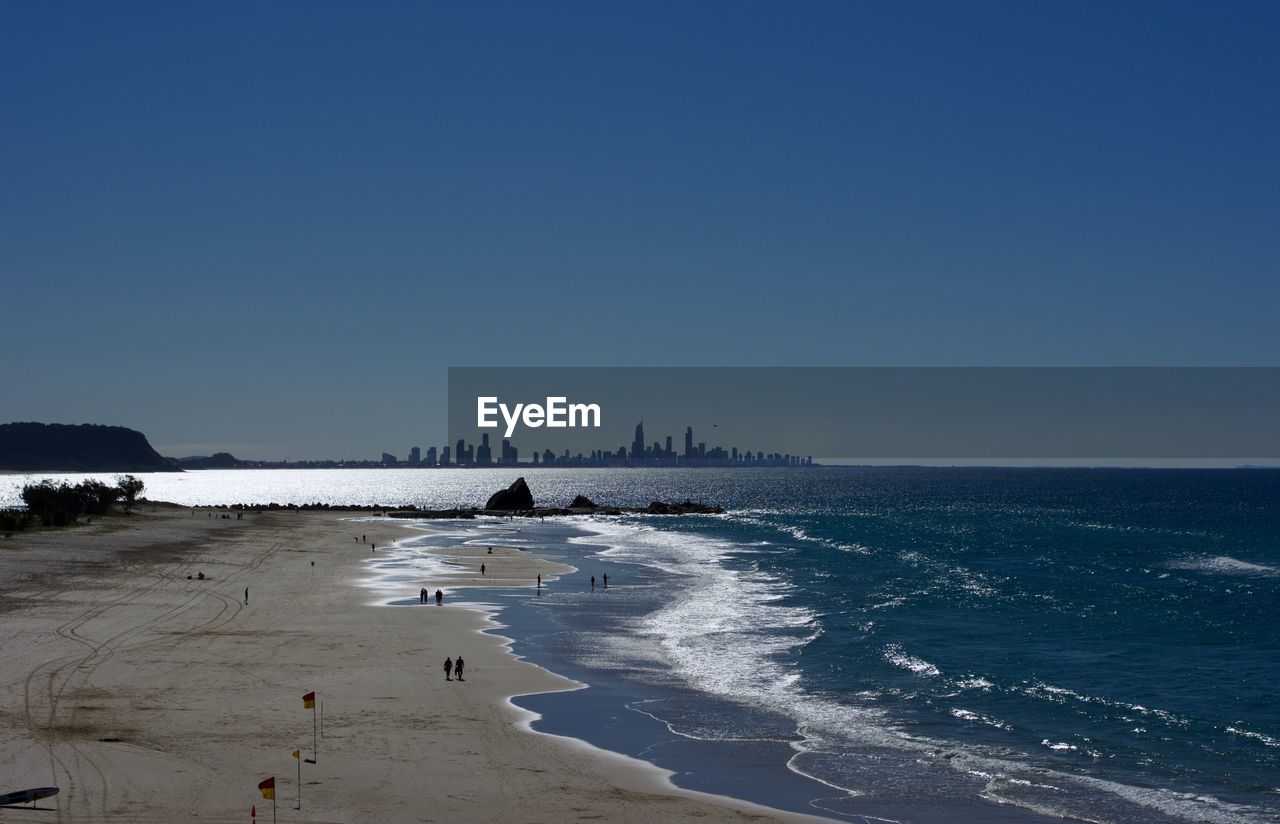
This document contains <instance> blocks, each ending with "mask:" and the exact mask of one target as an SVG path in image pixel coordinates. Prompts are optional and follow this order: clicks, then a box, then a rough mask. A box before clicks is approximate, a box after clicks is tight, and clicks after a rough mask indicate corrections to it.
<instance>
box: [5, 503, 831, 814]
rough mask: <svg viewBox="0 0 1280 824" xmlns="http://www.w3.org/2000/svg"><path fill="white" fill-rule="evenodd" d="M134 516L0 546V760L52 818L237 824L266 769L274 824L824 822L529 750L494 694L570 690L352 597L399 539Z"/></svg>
mask: <svg viewBox="0 0 1280 824" xmlns="http://www.w3.org/2000/svg"><path fill="white" fill-rule="evenodd" d="M144 509H145V510H146V511H144V512H140V513H138V514H135V515H132V516H128V517H125V518H119V519H116V518H112V519H105V520H103V521H95V523H94V524H92V525H85V526H80V527H76V528H74V529H65V530H48V531H42V532H40V533H32V534H27V535H21V536H19V537H18V538H13V539H8V540H7V541H6V542H5V543H4V544H2V545H0V546H2V547H3V549H4V551H3V552H0V594H2V595H3V596H4V607H5V618H6V623H7V629H8V633H7V637H6V640H5V641H4V642H3V644H4V646H3V654H4V655H5V656H6V660H7V661H8V663H7V665H6V668H5V673H4V680H5V682H6V684H7V685H8V687H9V689H7V690H6V691H5V692H4V697H3V698H0V701H3V704H2V705H0V713H3V714H4V715H5V716H6V718H8V719H10V720H11V721H12V723H11V724H9V725H6V729H5V732H4V733H3V736H2V737H0V761H3V763H5V764H6V780H7V782H9V783H12V784H13V785H14V788H15V789H16V788H20V787H19V785H21V786H33V787H34V786H45V785H52V786H59V787H61V788H62V792H61V793H60V794H59V795H58V796H55V797H54V798H52V799H50V800H48V801H46V802H43V805H42V806H44V807H45V808H46V809H54V810H57V815H56V818H55V820H58V821H60V822H61V821H80V820H84V821H89V820H101V819H102V818H120V819H124V820H169V821H172V820H186V819H188V818H192V817H201V818H205V819H209V818H213V819H224V818H225V819H231V818H235V819H237V820H238V819H239V818H241V817H242V816H243V815H245V814H246V813H247V812H248V810H247V808H248V807H249V806H250V805H251V804H256V805H257V806H258V807H259V811H260V812H261V811H262V809H263V808H264V807H265V806H266V805H269V804H270V802H267V801H264V800H263V799H262V798H261V797H259V796H258V793H257V791H256V789H255V787H256V784H257V782H258V781H261V780H263V779H264V778H266V777H268V776H270V775H275V776H276V781H277V806H278V808H279V818H280V820H281V821H312V820H314V821H319V820H324V821H341V822H348V821H349V822H355V821H365V820H370V817H371V816H372V818H373V819H374V820H379V821H388V822H399V821H405V822H409V821H415V822H417V821H423V820H444V819H449V820H454V821H457V820H463V821H485V820H492V819H493V818H496V817H498V816H500V815H501V814H502V812H503V811H505V810H511V809H519V810H520V811H521V816H520V817H521V819H522V820H527V821H548V822H551V821H563V820H566V819H570V818H575V817H579V818H591V817H597V818H605V819H608V820H618V821H636V822H648V821H649V820H651V819H652V817H653V816H654V815H659V816H665V817H690V816H696V817H700V818H705V819H707V820H710V821H713V822H719V821H726V822H728V821H760V820H771V821H819V820H825V819H819V818H817V817H813V816H803V815H795V814H790V813H786V812H782V811H777V810H772V809H769V808H764V807H760V806H757V805H755V804H752V803H750V802H740V801H738V800H736V799H732V798H728V797H720V796H712V795H708V794H704V793H697V792H691V791H688V790H683V789H681V788H679V787H676V786H675V785H674V784H672V783H671V781H670V776H669V775H668V774H665V773H664V772H663V771H662V770H660V769H659V768H657V767H655V766H653V765H651V764H648V763H647V762H643V761H638V760H635V759H630V758H628V757H627V756H622V755H618V754H615V753H612V752H609V751H606V750H601V749H598V748H595V747H593V746H591V745H590V744H587V743H585V742H582V743H581V744H575V742H573V741H570V740H567V739H563V738H560V737H559V736H553V735H548V734H545V733H539V734H538V735H529V734H528V733H529V731H530V728H531V725H532V723H533V720H534V719H533V716H532V714H531V713H529V711H527V710H523V709H520V708H519V707H517V706H516V705H515V704H514V703H513V701H512V698H513V697H515V696H518V695H524V694H530V693H544V692H548V691H554V690H563V689H566V688H572V689H577V688H578V687H577V685H576V684H575V683H574V682H572V681H569V680H568V679H565V678H563V677H561V676H559V675H555V674H554V673H551V672H550V671H549V670H546V669H544V668H542V667H540V666H538V665H537V664H535V663H532V662H529V661H526V660H523V659H522V658H520V657H519V656H517V655H516V654H515V653H514V652H513V651H511V649H510V646H511V643H512V642H511V641H510V640H509V639H508V638H507V637H506V636H504V635H499V634H497V633H500V632H501V631H502V627H501V626H500V623H499V622H498V621H495V620H494V617H493V616H492V615H491V614H486V613H485V612H484V611H483V609H482V608H478V607H475V606H472V605H469V604H465V603H449V602H448V600H447V601H446V606H445V608H442V609H437V608H435V607H434V606H432V607H431V608H430V609H426V608H425V607H424V611H420V612H416V613H415V612H413V611H412V610H408V609H405V610H400V609H384V608H381V607H380V606H375V605H373V604H371V603H370V600H371V599H370V598H361V597H360V583H361V578H362V577H363V576H364V573H365V571H366V570H367V562H368V559H369V557H370V556H374V557H376V556H378V555H381V554H382V553H381V546H382V545H383V542H384V541H385V542H386V545H387V546H391V545H392V544H394V543H395V542H396V541H397V540H399V539H402V538H403V537H404V536H405V530H404V525H403V524H400V523H393V522H391V521H388V520H384V519H378V520H377V521H348V520H345V519H342V518H340V517H338V516H336V515H335V514H327V513H297V512H278V513H264V514H261V515H259V514H257V513H251V514H246V516H245V519H244V520H240V521H237V520H235V519H222V518H219V517H217V516H216V515H214V516H210V515H207V514H206V513H207V512H209V510H208V509H207V508H200V509H199V510H198V512H197V514H196V515H195V516H194V517H193V516H192V515H191V514H190V508H187V507H183V508H176V507H175V508H169V507H165V508H159V507H154V508H153V505H148V506H145V507H144ZM353 533H362V534H365V535H367V537H368V539H369V540H370V543H373V542H376V543H378V545H379V551H378V552H370V551H368V550H367V549H365V547H364V544H362V543H360V542H359V537H358V535H356V536H355V537H353ZM495 537H496V536H495ZM394 554H395V553H387V556H392V555H394ZM513 557H514V556H513ZM451 562H456V559H452V560H451ZM33 569H34V570H35V571H34V572H33ZM197 572H200V573H204V574H205V575H206V578H205V579H204V580H197V579H196V578H195V575H196V573H197ZM188 575H190V576H192V577H191V578H188V577H187V576H188ZM441 580H442V581H443V580H444V579H443V578H442V579H441ZM387 583H390V582H387V581H383V582H382V584H380V585H379V586H382V585H385V584H387ZM402 583H403V582H402ZM448 585H449V586H450V587H451V588H456V587H461V586H464V585H465V584H464V583H463V582H462V581H461V580H453V581H450V582H448ZM246 586H247V587H248V588H249V590H250V592H249V595H250V598H249V603H248V604H245V603H243V599H242V597H241V596H242V595H243V590H244V588H245V587H246ZM411 586H415V587H416V585H411ZM393 594H394V593H393ZM486 639H487V640H486ZM458 652H462V653H463V654H465V655H466V656H467V658H468V661H469V667H468V670H467V680H466V682H464V683H462V684H457V683H453V684H450V683H447V682H445V681H444V679H443V678H442V677H440V671H439V662H440V661H441V660H443V658H444V656H445V655H446V654H456V653H458ZM459 687H460V688H459ZM310 690H315V691H316V692H317V694H318V698H319V701H320V704H321V706H323V707H324V713H325V734H324V737H323V738H318V739H317V741H316V742H315V743H318V744H319V748H318V749H319V752H318V757H317V758H316V761H317V763H316V764H314V765H312V764H306V765H302V766H303V786H302V787H301V788H300V787H298V786H297V782H296V774H295V771H296V769H297V767H298V766H299V764H298V762H297V761H295V760H294V759H293V758H291V757H290V756H289V751H290V750H291V749H292V748H295V747H298V748H301V749H302V750H303V752H304V755H306V756H307V757H312V755H313V754H315V753H314V750H313V742H312V741H311V738H312V724H311V722H312V720H313V719H312V718H311V717H310V716H311V715H312V713H311V711H309V710H306V709H304V708H303V706H302V701H301V696H302V694H303V693H304V692H307V691H310ZM308 773H310V775H308ZM299 790H301V791H302V793H303V799H302V810H301V811H295V810H294V809H293V805H294V801H295V798H296V795H297V793H298V791H299ZM48 816H49V814H48V813H47V812H40V811H34V812H32V811H24V810H21V809H10V810H6V820H12V821H48V820H50V819H49V817H48Z"/></svg>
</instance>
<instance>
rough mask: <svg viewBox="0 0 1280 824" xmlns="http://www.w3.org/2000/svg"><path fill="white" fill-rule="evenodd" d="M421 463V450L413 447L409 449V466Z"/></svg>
mask: <svg viewBox="0 0 1280 824" xmlns="http://www.w3.org/2000/svg"><path fill="white" fill-rule="evenodd" d="M420 463H422V450H421V449H419V448H418V447H416V446H415V447H414V448H413V449H410V450H409V466H417V465H418V464H420Z"/></svg>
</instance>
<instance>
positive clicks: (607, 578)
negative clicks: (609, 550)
mask: <svg viewBox="0 0 1280 824" xmlns="http://www.w3.org/2000/svg"><path fill="white" fill-rule="evenodd" d="M604 588H605V589H608V588H609V573H607V572H606V573H605V574H604Z"/></svg>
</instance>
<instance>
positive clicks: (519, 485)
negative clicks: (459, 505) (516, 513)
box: [484, 478, 533, 512]
mask: <svg viewBox="0 0 1280 824" xmlns="http://www.w3.org/2000/svg"><path fill="white" fill-rule="evenodd" d="M484 508H485V509H497V510H502V511H504V512H511V511H513V510H517V509H533V493H532V492H530V491H529V485H528V484H527V483H525V482H524V478H516V480H515V483H513V484H511V486H509V487H507V488H506V489H499V490H498V491H497V492H495V493H493V494H492V495H490V496H489V502H488V503H487V504H485V505H484Z"/></svg>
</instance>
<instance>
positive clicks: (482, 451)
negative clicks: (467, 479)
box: [476, 432, 493, 466]
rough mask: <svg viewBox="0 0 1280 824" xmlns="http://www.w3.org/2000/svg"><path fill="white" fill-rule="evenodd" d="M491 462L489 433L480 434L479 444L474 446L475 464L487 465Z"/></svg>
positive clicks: (491, 453) (491, 452)
mask: <svg viewBox="0 0 1280 824" xmlns="http://www.w3.org/2000/svg"><path fill="white" fill-rule="evenodd" d="M491 463H493V450H492V449H490V448H489V433H488V432H486V433H484V434H483V435H481V436H480V445H479V446H478V447H476V466H488V465H489V464H491Z"/></svg>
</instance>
